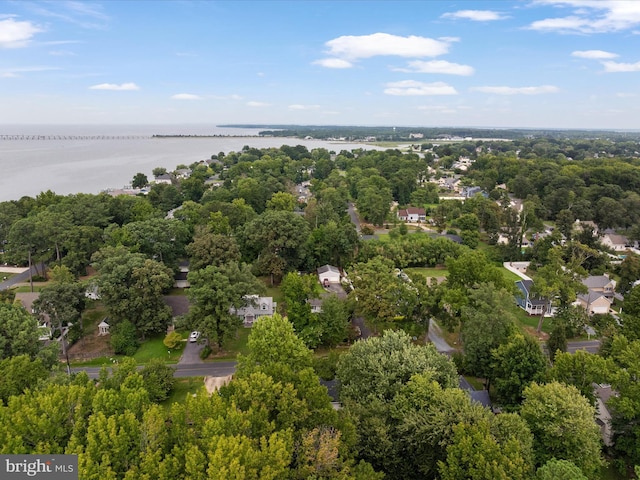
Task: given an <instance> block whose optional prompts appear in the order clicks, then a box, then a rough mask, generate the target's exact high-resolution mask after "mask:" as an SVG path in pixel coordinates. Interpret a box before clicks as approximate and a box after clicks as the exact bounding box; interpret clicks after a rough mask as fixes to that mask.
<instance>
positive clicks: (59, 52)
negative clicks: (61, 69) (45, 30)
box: [49, 50, 76, 57]
mask: <svg viewBox="0 0 640 480" xmlns="http://www.w3.org/2000/svg"><path fill="white" fill-rule="evenodd" d="M49 55H53V56H54V57H74V56H75V55H76V54H75V53H73V52H70V51H69V50H51V51H50V52H49Z"/></svg>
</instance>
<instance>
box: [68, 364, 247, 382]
mask: <svg viewBox="0 0 640 480" xmlns="http://www.w3.org/2000/svg"><path fill="white" fill-rule="evenodd" d="M236 363H237V362H212V363H200V364H197V365H169V366H170V367H172V368H173V369H175V373H174V374H173V376H174V377H177V378H182V377H204V376H207V375H209V376H212V377H224V376H226V375H230V374H232V373H233V372H235V371H236ZM138 368H142V366H140V367H138ZM100 370H101V368H100V367H75V368H72V369H71V371H72V372H73V373H79V372H87V375H89V378H98V374H99V373H100Z"/></svg>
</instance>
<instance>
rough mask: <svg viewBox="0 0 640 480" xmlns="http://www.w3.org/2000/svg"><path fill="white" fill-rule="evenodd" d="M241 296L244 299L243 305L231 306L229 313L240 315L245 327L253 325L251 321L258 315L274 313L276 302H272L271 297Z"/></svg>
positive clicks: (263, 315)
mask: <svg viewBox="0 0 640 480" xmlns="http://www.w3.org/2000/svg"><path fill="white" fill-rule="evenodd" d="M242 298H243V300H244V301H245V304H244V306H242V307H240V308H234V307H231V313H233V314H235V315H238V316H239V317H241V318H242V321H243V324H244V326H245V327H251V326H253V322H255V321H256V320H257V319H258V318H260V317H265V316H269V315H273V314H274V313H276V307H277V306H278V303H277V302H274V301H273V298H272V297H260V296H258V295H245V296H244V297H242Z"/></svg>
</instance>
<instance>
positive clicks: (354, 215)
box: [347, 202, 360, 233]
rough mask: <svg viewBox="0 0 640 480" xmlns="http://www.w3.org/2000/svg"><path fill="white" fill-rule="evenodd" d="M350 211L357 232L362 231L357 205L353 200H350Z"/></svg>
mask: <svg viewBox="0 0 640 480" xmlns="http://www.w3.org/2000/svg"><path fill="white" fill-rule="evenodd" d="M347 210H348V211H349V216H350V217H351V221H352V222H353V224H354V225H355V226H356V232H358V233H360V219H359V218H358V214H357V213H356V207H355V206H354V205H353V203H352V202H349V206H348V207H347Z"/></svg>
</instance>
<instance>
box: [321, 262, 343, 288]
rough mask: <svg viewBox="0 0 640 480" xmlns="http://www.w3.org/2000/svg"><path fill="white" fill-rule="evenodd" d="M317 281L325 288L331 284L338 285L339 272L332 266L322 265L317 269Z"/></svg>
mask: <svg viewBox="0 0 640 480" xmlns="http://www.w3.org/2000/svg"><path fill="white" fill-rule="evenodd" d="M317 271H318V280H320V284H321V285H323V286H325V285H328V284H331V283H338V284H339V283H340V278H341V275H340V270H339V269H338V267H334V266H333V265H323V266H322V267H319V268H318V270H317Z"/></svg>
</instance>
